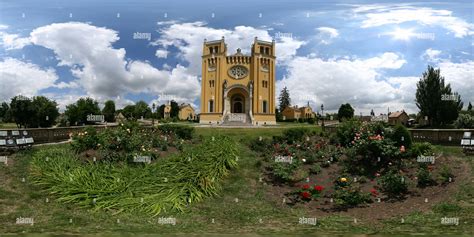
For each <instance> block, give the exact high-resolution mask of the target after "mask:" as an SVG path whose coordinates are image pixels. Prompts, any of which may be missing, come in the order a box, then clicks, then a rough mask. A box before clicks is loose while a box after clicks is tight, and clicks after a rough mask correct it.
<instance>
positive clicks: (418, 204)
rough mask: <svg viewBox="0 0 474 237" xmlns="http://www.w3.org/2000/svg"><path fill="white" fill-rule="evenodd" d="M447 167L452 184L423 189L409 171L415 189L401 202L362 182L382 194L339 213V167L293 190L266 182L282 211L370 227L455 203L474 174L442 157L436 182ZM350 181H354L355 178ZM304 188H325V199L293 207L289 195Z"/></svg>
mask: <svg viewBox="0 0 474 237" xmlns="http://www.w3.org/2000/svg"><path fill="white" fill-rule="evenodd" d="M443 165H447V166H449V167H450V168H451V170H452V173H453V174H454V178H453V180H452V182H450V183H448V184H437V185H435V186H429V187H426V188H419V187H416V179H415V171H416V168H412V169H409V170H408V172H407V173H406V176H407V177H408V178H409V179H410V180H409V182H410V183H411V184H412V185H409V193H408V194H407V195H406V196H405V197H404V198H403V199H401V200H388V199H387V197H386V196H385V195H383V194H381V193H380V189H379V187H378V186H377V182H376V181H375V180H367V182H365V183H361V182H359V184H360V185H361V190H362V191H364V192H370V190H371V189H373V188H375V189H376V190H377V191H378V192H379V193H380V194H379V195H377V196H375V197H374V196H372V200H373V202H372V203H369V204H365V205H363V206H358V207H353V208H348V209H345V210H341V209H336V207H335V205H334V203H332V202H331V198H330V197H331V195H332V193H333V192H334V190H333V187H334V184H333V181H334V180H336V179H337V178H338V177H339V176H338V175H339V171H340V170H341V167H340V166H339V165H338V164H337V163H335V164H332V165H331V166H329V167H327V168H322V171H321V173H319V174H317V175H314V174H312V175H310V177H309V180H310V181H309V183H307V182H306V180H304V181H302V182H298V183H295V184H293V186H291V185H289V184H280V183H276V182H272V177H271V176H270V173H266V175H265V178H264V182H265V184H266V185H267V187H266V188H267V190H268V191H267V192H269V193H271V194H272V195H268V196H267V198H268V199H269V201H272V202H274V203H275V205H277V206H279V207H282V208H284V207H291V206H293V207H296V208H305V209H307V210H308V215H311V216H312V217H326V216H330V215H335V214H336V215H344V216H350V217H352V218H356V219H358V220H361V221H363V222H366V223H373V224H376V223H379V222H380V221H381V220H385V219H390V218H394V217H399V216H403V215H407V214H410V213H412V212H415V211H420V212H427V211H429V210H431V208H432V207H433V206H434V205H435V204H437V203H439V202H442V201H449V200H453V199H454V195H455V194H456V192H457V190H458V188H459V186H460V185H461V184H462V183H465V182H471V179H472V177H471V174H472V171H471V168H470V166H469V164H468V163H467V162H465V161H463V159H462V158H458V157H452V156H451V157H439V158H438V159H437V160H436V162H435V164H434V165H433V170H432V171H431V172H432V176H433V178H434V179H437V177H438V172H439V170H440V168H441V167H442V166H443ZM350 178H352V179H353V178H354V177H350ZM303 184H310V185H311V187H313V186H314V185H321V186H323V187H324V188H325V189H324V191H323V193H322V195H323V196H322V197H320V198H317V200H312V201H309V202H295V203H292V198H291V197H289V196H288V195H286V194H287V193H289V192H292V191H295V190H298V189H299V188H300V187H301V185H303ZM379 198H380V202H379Z"/></svg>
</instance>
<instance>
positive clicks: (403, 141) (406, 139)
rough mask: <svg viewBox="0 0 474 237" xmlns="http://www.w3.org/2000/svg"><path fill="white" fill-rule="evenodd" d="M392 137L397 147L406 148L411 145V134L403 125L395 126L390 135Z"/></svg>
mask: <svg viewBox="0 0 474 237" xmlns="http://www.w3.org/2000/svg"><path fill="white" fill-rule="evenodd" d="M390 139H392V140H393V141H394V142H395V145H396V146H397V147H401V146H405V148H410V147H411V143H412V141H411V135H410V132H409V131H408V129H407V128H406V127H405V126H403V125H400V124H399V125H397V126H395V128H394V131H393V133H392V134H391V135H390Z"/></svg>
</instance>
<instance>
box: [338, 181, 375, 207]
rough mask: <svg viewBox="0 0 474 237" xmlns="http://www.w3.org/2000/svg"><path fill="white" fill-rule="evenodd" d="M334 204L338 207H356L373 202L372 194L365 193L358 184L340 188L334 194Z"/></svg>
mask: <svg viewBox="0 0 474 237" xmlns="http://www.w3.org/2000/svg"><path fill="white" fill-rule="evenodd" d="M333 199H334V203H335V205H336V206H338V207H342V208H347V207H355V206H358V205H360V204H364V203H369V202H371V199H370V193H363V192H361V190H360V186H359V185H358V184H352V185H350V186H347V187H344V188H338V189H336V191H335V192H334V194H333Z"/></svg>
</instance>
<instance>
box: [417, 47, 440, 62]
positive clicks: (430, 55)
mask: <svg viewBox="0 0 474 237" xmlns="http://www.w3.org/2000/svg"><path fill="white" fill-rule="evenodd" d="M440 55H441V50H436V49H432V48H429V49H427V50H425V52H424V53H423V54H422V55H421V59H424V60H426V61H428V62H438V61H439V60H440V58H439V56H440Z"/></svg>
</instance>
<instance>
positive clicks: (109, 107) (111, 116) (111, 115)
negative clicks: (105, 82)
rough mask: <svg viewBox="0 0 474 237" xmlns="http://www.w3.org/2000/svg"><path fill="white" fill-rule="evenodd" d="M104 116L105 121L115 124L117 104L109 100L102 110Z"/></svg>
mask: <svg viewBox="0 0 474 237" xmlns="http://www.w3.org/2000/svg"><path fill="white" fill-rule="evenodd" d="M102 114H103V115H104V117H105V121H107V122H114V121H115V102H114V101H113V100H107V101H106V102H105V104H104V108H103V109H102Z"/></svg>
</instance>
